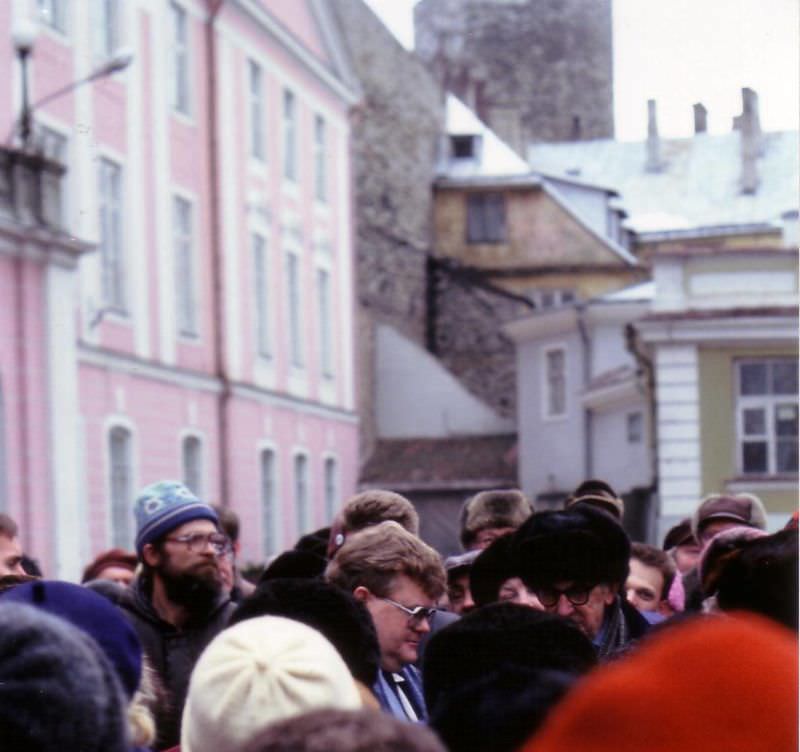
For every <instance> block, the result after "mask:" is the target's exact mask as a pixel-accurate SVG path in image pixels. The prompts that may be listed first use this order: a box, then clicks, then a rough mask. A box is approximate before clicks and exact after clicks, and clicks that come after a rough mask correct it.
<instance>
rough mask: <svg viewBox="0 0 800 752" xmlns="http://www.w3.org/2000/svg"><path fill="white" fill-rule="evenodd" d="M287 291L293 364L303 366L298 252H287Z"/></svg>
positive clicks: (290, 347)
mask: <svg viewBox="0 0 800 752" xmlns="http://www.w3.org/2000/svg"><path fill="white" fill-rule="evenodd" d="M286 291H287V299H288V304H289V350H290V354H291V364H292V365H293V366H294V367H295V368H302V367H303V364H304V359H303V327H302V320H301V311H300V305H301V302H300V257H299V256H298V255H297V254H296V253H287V254H286Z"/></svg>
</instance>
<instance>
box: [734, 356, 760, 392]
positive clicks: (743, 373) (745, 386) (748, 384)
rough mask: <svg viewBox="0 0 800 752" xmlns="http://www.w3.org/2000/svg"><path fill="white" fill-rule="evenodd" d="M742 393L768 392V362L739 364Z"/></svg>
mask: <svg viewBox="0 0 800 752" xmlns="http://www.w3.org/2000/svg"><path fill="white" fill-rule="evenodd" d="M739 390H740V393H741V394H767V364H766V363H742V364H741V365H740V366H739Z"/></svg>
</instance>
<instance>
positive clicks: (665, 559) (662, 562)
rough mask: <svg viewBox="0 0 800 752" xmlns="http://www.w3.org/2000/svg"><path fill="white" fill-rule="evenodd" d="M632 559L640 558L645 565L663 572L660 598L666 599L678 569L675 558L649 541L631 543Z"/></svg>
mask: <svg viewBox="0 0 800 752" xmlns="http://www.w3.org/2000/svg"><path fill="white" fill-rule="evenodd" d="M631 559H638V560H639V561H640V562H642V564H644V565H645V566H647V567H653V568H654V569H658V571H659V572H661V578H662V580H663V585H662V587H661V593H660V594H659V596H658V599H659V600H662V601H663V600H665V599H666V598H667V596H668V595H669V589H670V588H671V587H672V581H673V580H674V579H675V571H676V570H675V561H674V560H673V558H672V557H671V556H670V555H669V554H667V553H666V552H664V551H662V550H661V549H660V548H656V547H655V546H651V545H649V544H647V543H631Z"/></svg>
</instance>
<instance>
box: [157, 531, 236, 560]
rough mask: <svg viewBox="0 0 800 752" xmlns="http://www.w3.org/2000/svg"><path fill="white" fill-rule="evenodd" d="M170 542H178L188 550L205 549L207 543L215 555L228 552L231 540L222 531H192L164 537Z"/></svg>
mask: <svg viewBox="0 0 800 752" xmlns="http://www.w3.org/2000/svg"><path fill="white" fill-rule="evenodd" d="M164 540H168V541H172V543H180V544H181V545H184V546H186V548H187V549H188V550H189V551H205V549H206V546H208V545H209V544H210V545H211V548H212V549H213V551H214V553H215V554H216V555H217V556H222V554H225V553H227V552H228V549H229V548H230V547H231V542H230V541H229V540H228V536H227V535H223V534H222V533H192V534H191V535H176V536H175V537H174V538H164Z"/></svg>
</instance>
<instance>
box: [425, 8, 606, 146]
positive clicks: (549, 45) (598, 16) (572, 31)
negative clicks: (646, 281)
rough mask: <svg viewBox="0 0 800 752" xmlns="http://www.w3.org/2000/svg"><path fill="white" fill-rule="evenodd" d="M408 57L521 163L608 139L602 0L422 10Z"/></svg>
mask: <svg viewBox="0 0 800 752" xmlns="http://www.w3.org/2000/svg"><path fill="white" fill-rule="evenodd" d="M414 21H415V34H416V41H415V44H416V53H417V54H418V55H419V56H420V58H421V59H423V60H424V61H425V62H426V63H427V65H428V66H429V68H430V69H431V71H432V72H433V73H434V75H435V76H436V77H437V79H438V80H439V81H440V82H441V83H442V85H443V86H445V87H446V88H448V89H449V90H451V91H452V92H453V93H455V94H456V95H458V96H459V97H461V98H462V99H463V100H464V101H466V103H467V104H469V105H470V106H472V107H473V108H474V109H476V111H477V112H478V114H479V115H480V117H481V118H482V119H483V120H484V121H485V122H487V123H488V124H489V125H490V126H491V127H492V128H493V129H494V130H495V131H496V132H497V133H498V135H500V137H501V138H503V139H504V140H505V141H506V142H508V143H509V144H510V145H511V146H513V147H514V148H515V149H517V151H518V152H519V153H520V154H522V155H523V156H524V151H525V145H526V144H527V143H528V142H529V141H568V140H582V139H596V138H612V137H613V135H614V112H613V67H612V66H613V61H612V25H611V0H421V1H420V2H419V3H418V5H417V6H416V8H415V12H414Z"/></svg>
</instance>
